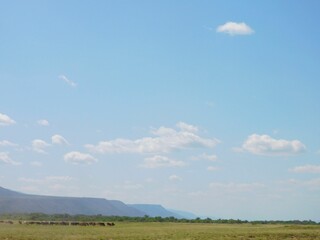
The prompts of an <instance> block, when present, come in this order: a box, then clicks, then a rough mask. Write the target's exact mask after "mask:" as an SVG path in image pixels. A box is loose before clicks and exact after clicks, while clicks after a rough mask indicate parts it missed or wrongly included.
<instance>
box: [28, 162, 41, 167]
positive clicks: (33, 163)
mask: <svg viewBox="0 0 320 240" xmlns="http://www.w3.org/2000/svg"><path fill="white" fill-rule="evenodd" d="M30 165H31V166H34V167H41V166H42V162H39V161H33V162H31V163H30Z"/></svg>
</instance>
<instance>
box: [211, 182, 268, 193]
mask: <svg viewBox="0 0 320 240" xmlns="http://www.w3.org/2000/svg"><path fill="white" fill-rule="evenodd" d="M264 187H265V185H264V184H261V183H233V182H229V183H221V182H212V183H210V188H211V189H214V190H215V191H221V192H231V193H232V192H250V191H254V190H256V189H261V188H264Z"/></svg>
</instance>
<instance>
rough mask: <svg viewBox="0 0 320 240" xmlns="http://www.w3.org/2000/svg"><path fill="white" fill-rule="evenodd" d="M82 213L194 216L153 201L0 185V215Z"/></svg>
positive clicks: (136, 215)
mask: <svg viewBox="0 0 320 240" xmlns="http://www.w3.org/2000/svg"><path fill="white" fill-rule="evenodd" d="M35 212H37V213H45V214H70V215H76V214H83V215H98V214H101V215H104V216H129V217H143V216H145V215H148V216H150V217H156V216H160V217H175V218H195V217H196V216H195V215H194V214H191V213H187V212H183V211H176V210H168V209H166V208H164V207H163V206H161V205H157V204H125V203H123V202H121V201H119V200H107V199H103V198H88V197H56V196H41V195H32V194H25V193H20V192H16V191H12V190H9V189H6V188H3V187H0V214H4V213H35Z"/></svg>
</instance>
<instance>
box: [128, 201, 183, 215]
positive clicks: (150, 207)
mask: <svg viewBox="0 0 320 240" xmlns="http://www.w3.org/2000/svg"><path fill="white" fill-rule="evenodd" d="M129 206H131V207H134V208H136V209H137V210H140V211H142V212H145V213H146V215H148V216H150V217H175V218H183V217H182V216H181V215H179V214H177V213H173V212H171V211H168V210H167V209H165V208H164V207H162V206H161V205H157V204H129Z"/></svg>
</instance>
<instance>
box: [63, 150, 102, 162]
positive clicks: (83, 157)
mask: <svg viewBox="0 0 320 240" xmlns="http://www.w3.org/2000/svg"><path fill="white" fill-rule="evenodd" d="M64 160H65V161H66V162H68V163H72V164H75V165H78V164H92V163H95V162H97V161H98V160H97V159H95V158H94V157H93V156H92V155H90V154H87V153H81V152H76V151H73V152H69V153H67V154H65V155H64Z"/></svg>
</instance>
